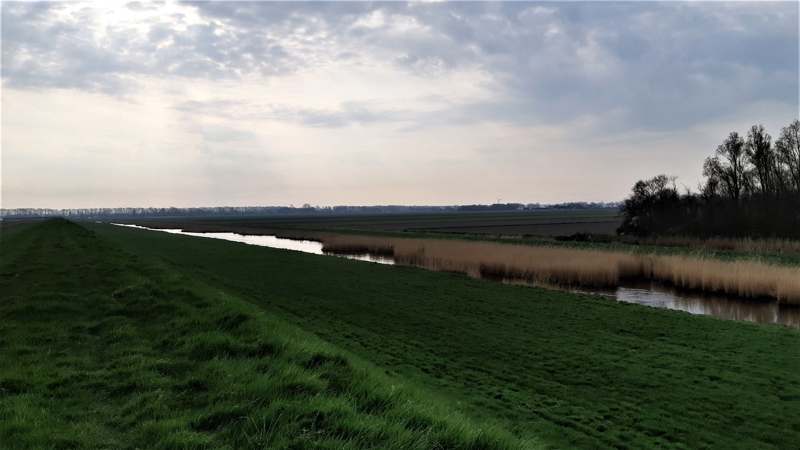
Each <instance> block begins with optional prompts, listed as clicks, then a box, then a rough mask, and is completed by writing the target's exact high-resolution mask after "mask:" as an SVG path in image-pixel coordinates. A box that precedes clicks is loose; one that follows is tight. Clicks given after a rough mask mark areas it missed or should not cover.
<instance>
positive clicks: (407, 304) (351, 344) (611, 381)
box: [87, 224, 800, 448]
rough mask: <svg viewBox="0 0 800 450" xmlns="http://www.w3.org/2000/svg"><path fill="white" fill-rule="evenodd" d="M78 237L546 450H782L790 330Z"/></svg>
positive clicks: (145, 241) (794, 394) (793, 388)
mask: <svg viewBox="0 0 800 450" xmlns="http://www.w3.org/2000/svg"><path fill="white" fill-rule="evenodd" d="M87 227H88V228H89V229H91V230H93V231H94V232H95V233H97V235H98V236H100V237H102V238H104V239H107V240H109V241H111V242H114V243H115V244H116V245H119V246H120V247H122V248H124V249H125V250H126V251H127V252H130V253H133V254H136V255H138V257H140V258H142V259H143V260H157V261H161V262H163V263H164V264H167V265H168V266H169V267H171V268H173V269H174V270H176V271H178V272H180V273H182V274H185V276H187V277H192V278H200V279H203V280H206V282H208V283H209V284H211V285H213V286H215V287H217V288H218V289H220V290H222V291H224V292H229V293H231V294H232V295H236V296H241V297H242V298H244V299H246V300H248V301H250V302H252V303H253V304H254V305H257V306H259V307H260V308H263V310H265V311H269V312H270V314H275V315H277V316H280V317H281V318H282V319H284V320H286V321H289V322H292V323H294V324H296V325H298V326H300V327H301V328H303V329H304V330H306V331H308V332H311V333H314V334H315V335H317V336H319V337H321V338H322V339H324V340H326V341H329V342H332V343H334V344H336V345H338V346H340V347H342V348H344V349H346V350H348V351H350V352H352V353H354V354H357V355H359V356H360V357H362V358H364V359H366V360H368V361H371V362H372V363H374V364H376V365H377V366H378V367H380V368H382V369H383V370H385V371H387V372H388V373H389V374H390V376H392V377H397V378H402V379H405V380H411V381H413V382H414V383H417V384H419V385H421V386H424V387H425V388H426V389H429V390H430V391H431V392H437V393H438V395H442V396H443V397H444V398H446V399H449V400H448V401H450V402H452V404H453V405H457V406H458V408H460V409H462V410H464V411H465V412H466V413H467V414H468V415H469V416H470V417H472V418H474V419H476V420H490V421H499V424H500V425H502V426H503V427H504V428H506V429H508V430H511V431H512V432H513V433H515V434H516V435H517V436H518V437H520V438H523V439H534V440H540V441H541V442H543V443H544V444H545V445H546V446H548V447H555V448H563V447H582V448H613V447H621V448H625V447H627V448H642V447H652V446H688V447H693V448H789V447H791V443H793V442H797V440H798V439H800V435H798V433H800V422H798V420H800V419H798V417H800V414H798V412H800V376H799V375H798V374H800V355H798V353H797V352H796V351H795V349H796V348H798V345H800V333H798V332H797V331H796V330H790V329H785V328H782V327H774V326H755V325H749V324H743V323H734V322H725V321H720V320H715V319H712V318H706V317H697V316H690V315H687V314H683V313H677V312H671V311H664V310H657V309H652V308H646V307H640V306H637V305H626V304H620V303H615V302H610V301H608V300H605V299H601V298H597V297H590V296H581V295H575V294H569V293H565V292H558V291H552V290H545V289H537V288H528V287H517V286H507V285H502V284H497V283H491V282H485V281H480V280H473V279H469V278H467V277H464V276H460V275H456V274H447V273H437V272H428V271H424V270H419V269H415V268H409V267H387V266H380V265H375V264H369V263H362V262H356V261H349V260H342V259H338V258H333V257H324V256H314V255H307V254H299V253H294V252H288V251H279V250H273V249H266V248H259V247H252V246H246V245H241V244H235V243H229V242H224V241H216V240H212V239H203V238H193V237H184V236H174V235H169V234H164V233H158V232H148V231H141V230H133V229H126V228H119V227H110V226H107V225H101V224H88V225H87Z"/></svg>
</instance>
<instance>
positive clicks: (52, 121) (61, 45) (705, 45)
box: [0, 2, 800, 208]
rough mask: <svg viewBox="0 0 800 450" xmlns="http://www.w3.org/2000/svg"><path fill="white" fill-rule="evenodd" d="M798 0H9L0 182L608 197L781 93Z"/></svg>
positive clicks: (120, 195) (789, 88)
mask: <svg viewBox="0 0 800 450" xmlns="http://www.w3.org/2000/svg"><path fill="white" fill-rule="evenodd" d="M799 53H800V51H799V50H798V3H797V2H783V3H764V2H756V3H747V2H744V3H742V2H739V3H722V2H713V3H681V2H666V3H655V2H624V3H609V2H601V3H576V2H543V3H523V2H514V3H439V2H424V3H399V2H393V3H337V2H327V3H267V2H197V3H174V2H157V3H150V2H103V3H80V2H69V3H41V2H39V3H12V2H3V3H2V93H1V94H2V154H0V162H1V163H2V169H1V173H2V179H1V180H0V186H1V187H2V191H1V192H0V194H1V195H0V205H1V206H2V207H4V208H17V207H53V208H80V207H118V206H156V207H163V206H179V207H190V206H222V205H239V206H244V205H251V206H256V205H289V204H294V205H301V204H304V203H309V204H312V205H344V204H348V205H375V204H416V205H424V204H429V205H439V204H472V203H493V202H497V201H501V202H523V203H528V202H542V203H555V202H565V201H618V200H622V199H623V198H624V197H625V196H626V195H627V194H628V192H629V191H630V188H631V186H632V185H633V183H634V182H635V181H636V180H638V179H641V178H645V177H650V176H653V175H657V174H660V173H666V174H670V175H675V176H677V177H678V184H679V185H680V186H685V187H687V188H696V187H697V185H698V183H700V181H701V179H702V162H703V160H704V159H705V157H706V156H708V155H710V154H712V153H713V152H714V150H715V148H716V146H717V145H718V144H719V143H720V142H721V141H722V139H723V138H724V137H725V136H726V135H727V134H728V133H729V132H730V131H732V130H737V131H739V132H740V133H744V132H746V130H747V128H749V126H750V125H752V124H754V123H762V124H764V125H765V126H766V127H767V130H768V131H769V132H770V133H772V134H773V135H777V134H778V132H779V131H780V128H781V127H782V126H785V125H787V124H788V123H789V122H791V121H792V120H794V119H795V118H797V117H798V115H799V114H798V102H800V93H799V89H798V73H799V71H798V58H799Z"/></svg>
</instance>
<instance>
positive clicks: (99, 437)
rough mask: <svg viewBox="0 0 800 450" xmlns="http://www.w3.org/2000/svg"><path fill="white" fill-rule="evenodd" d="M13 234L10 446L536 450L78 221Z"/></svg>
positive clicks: (3, 260) (2, 254)
mask: <svg viewBox="0 0 800 450" xmlns="http://www.w3.org/2000/svg"><path fill="white" fill-rule="evenodd" d="M3 231H4V233H3V235H2V240H1V241H0V449H36V450H38V449H95V448H96V449H264V448H269V449H331V450H334V449H336V450H338V449H374V448H393V449H394V448H396V449H417V450H423V449H432V448H438V449H445V448H453V449H472V450H485V449H511V448H525V447H529V448H535V447H534V446H533V445H532V444H531V443H530V442H522V441H520V440H518V439H514V438H513V437H512V436H510V435H509V434H508V433H504V432H503V431H502V430H500V429H499V428H497V427H494V426H486V425H483V424H478V423H477V422H475V421H470V420H468V419H466V418H465V417H464V416H463V415H460V414H458V413H457V412H454V411H453V408H451V407H450V406H449V405H447V404H443V403H439V402H438V401H437V400H434V399H430V398H426V397H427V396H426V395H425V394H424V393H420V392H418V391H417V390H416V388H415V387H414V386H407V385H402V384H401V383H398V382H397V379H393V378H390V377H386V376H385V375H384V374H382V373H379V372H378V370H377V369H376V368H374V367H372V366H370V365H369V364H367V363H364V362H363V361H360V360H359V359H358V358H357V357H354V356H353V355H351V354H348V353H347V352H342V351H340V350H339V349H337V348H335V347H333V346H331V345H329V344H327V343H325V342H322V341H320V340H319V339H317V338H315V337H314V336H312V335H309V334H307V333H304V332H303V331H301V330H299V329H297V328H296V327H293V326H290V325H287V324H286V323H285V322H283V321H280V320H276V319H275V318H274V316H271V315H269V314H267V313H266V312H265V311H264V310H263V309H261V308H259V307H256V306H254V305H252V304H249V303H248V302H245V301H242V300H239V299H237V298H236V297H235V296H234V295H229V294H228V293H226V292H224V291H223V290H220V289H218V288H217V287H215V286H212V285H209V284H207V283H204V282H203V281H202V280H199V279H197V278H194V277H191V276H186V274H184V273H181V272H180V271H176V270H174V269H173V268H171V267H169V266H168V265H164V264H162V263H160V262H158V261H157V260H155V259H153V258H150V257H138V256H135V255H132V254H131V253H129V252H126V251H124V250H122V249H120V248H119V247H117V246H115V245H113V244H111V243H109V242H108V241H107V240H106V239H104V238H102V237H98V236H97V235H96V234H95V233H93V232H91V231H88V230H86V229H85V228H82V227H80V226H78V225H75V224H73V223H69V222H66V221H63V220H55V221H48V222H41V223H39V224H35V225H17V226H15V227H13V229H12V228H9V229H5V228H4V229H3ZM117 237H120V236H117ZM131 243H133V242H131ZM145 245H146V244H145Z"/></svg>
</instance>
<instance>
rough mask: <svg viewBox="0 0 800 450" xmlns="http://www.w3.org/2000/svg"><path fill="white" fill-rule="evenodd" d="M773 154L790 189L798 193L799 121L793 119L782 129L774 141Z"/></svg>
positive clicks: (799, 173)
mask: <svg viewBox="0 0 800 450" xmlns="http://www.w3.org/2000/svg"><path fill="white" fill-rule="evenodd" d="M775 153H776V157H777V159H778V162H779V164H780V165H782V166H783V167H784V168H785V170H786V172H787V179H788V181H789V183H788V184H789V185H791V189H792V190H793V191H795V192H800V120H797V119H795V121H794V122H792V123H790V124H789V125H788V126H786V127H783V129H782V130H781V135H780V137H779V138H778V139H776V140H775Z"/></svg>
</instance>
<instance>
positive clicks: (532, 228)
mask: <svg viewBox="0 0 800 450" xmlns="http://www.w3.org/2000/svg"><path fill="white" fill-rule="evenodd" d="M134 222H135V223H139V224H142V225H149V226H154V227H160V228H186V229H187V230H191V231H235V232H241V233H255V234H258V233H263V232H265V231H269V230H275V229H306V230H326V231H338V232H342V231H351V232H352V231H356V232H357V231H361V232H406V233H447V234H490V235H506V236H544V237H552V236H567V235H572V234H575V233H591V234H605V235H612V234H614V233H616V229H617V227H619V225H620V223H621V217H620V216H619V213H618V212H617V211H616V210H614V209H591V210H542V211H534V212H527V211H526V212H502V213H497V212H455V213H445V214H382V215H349V216H314V217H311V216H307V217H260V218H232V219H225V218H207V219H203V218H186V219H174V220H171V219H151V220H136V221H134Z"/></svg>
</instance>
